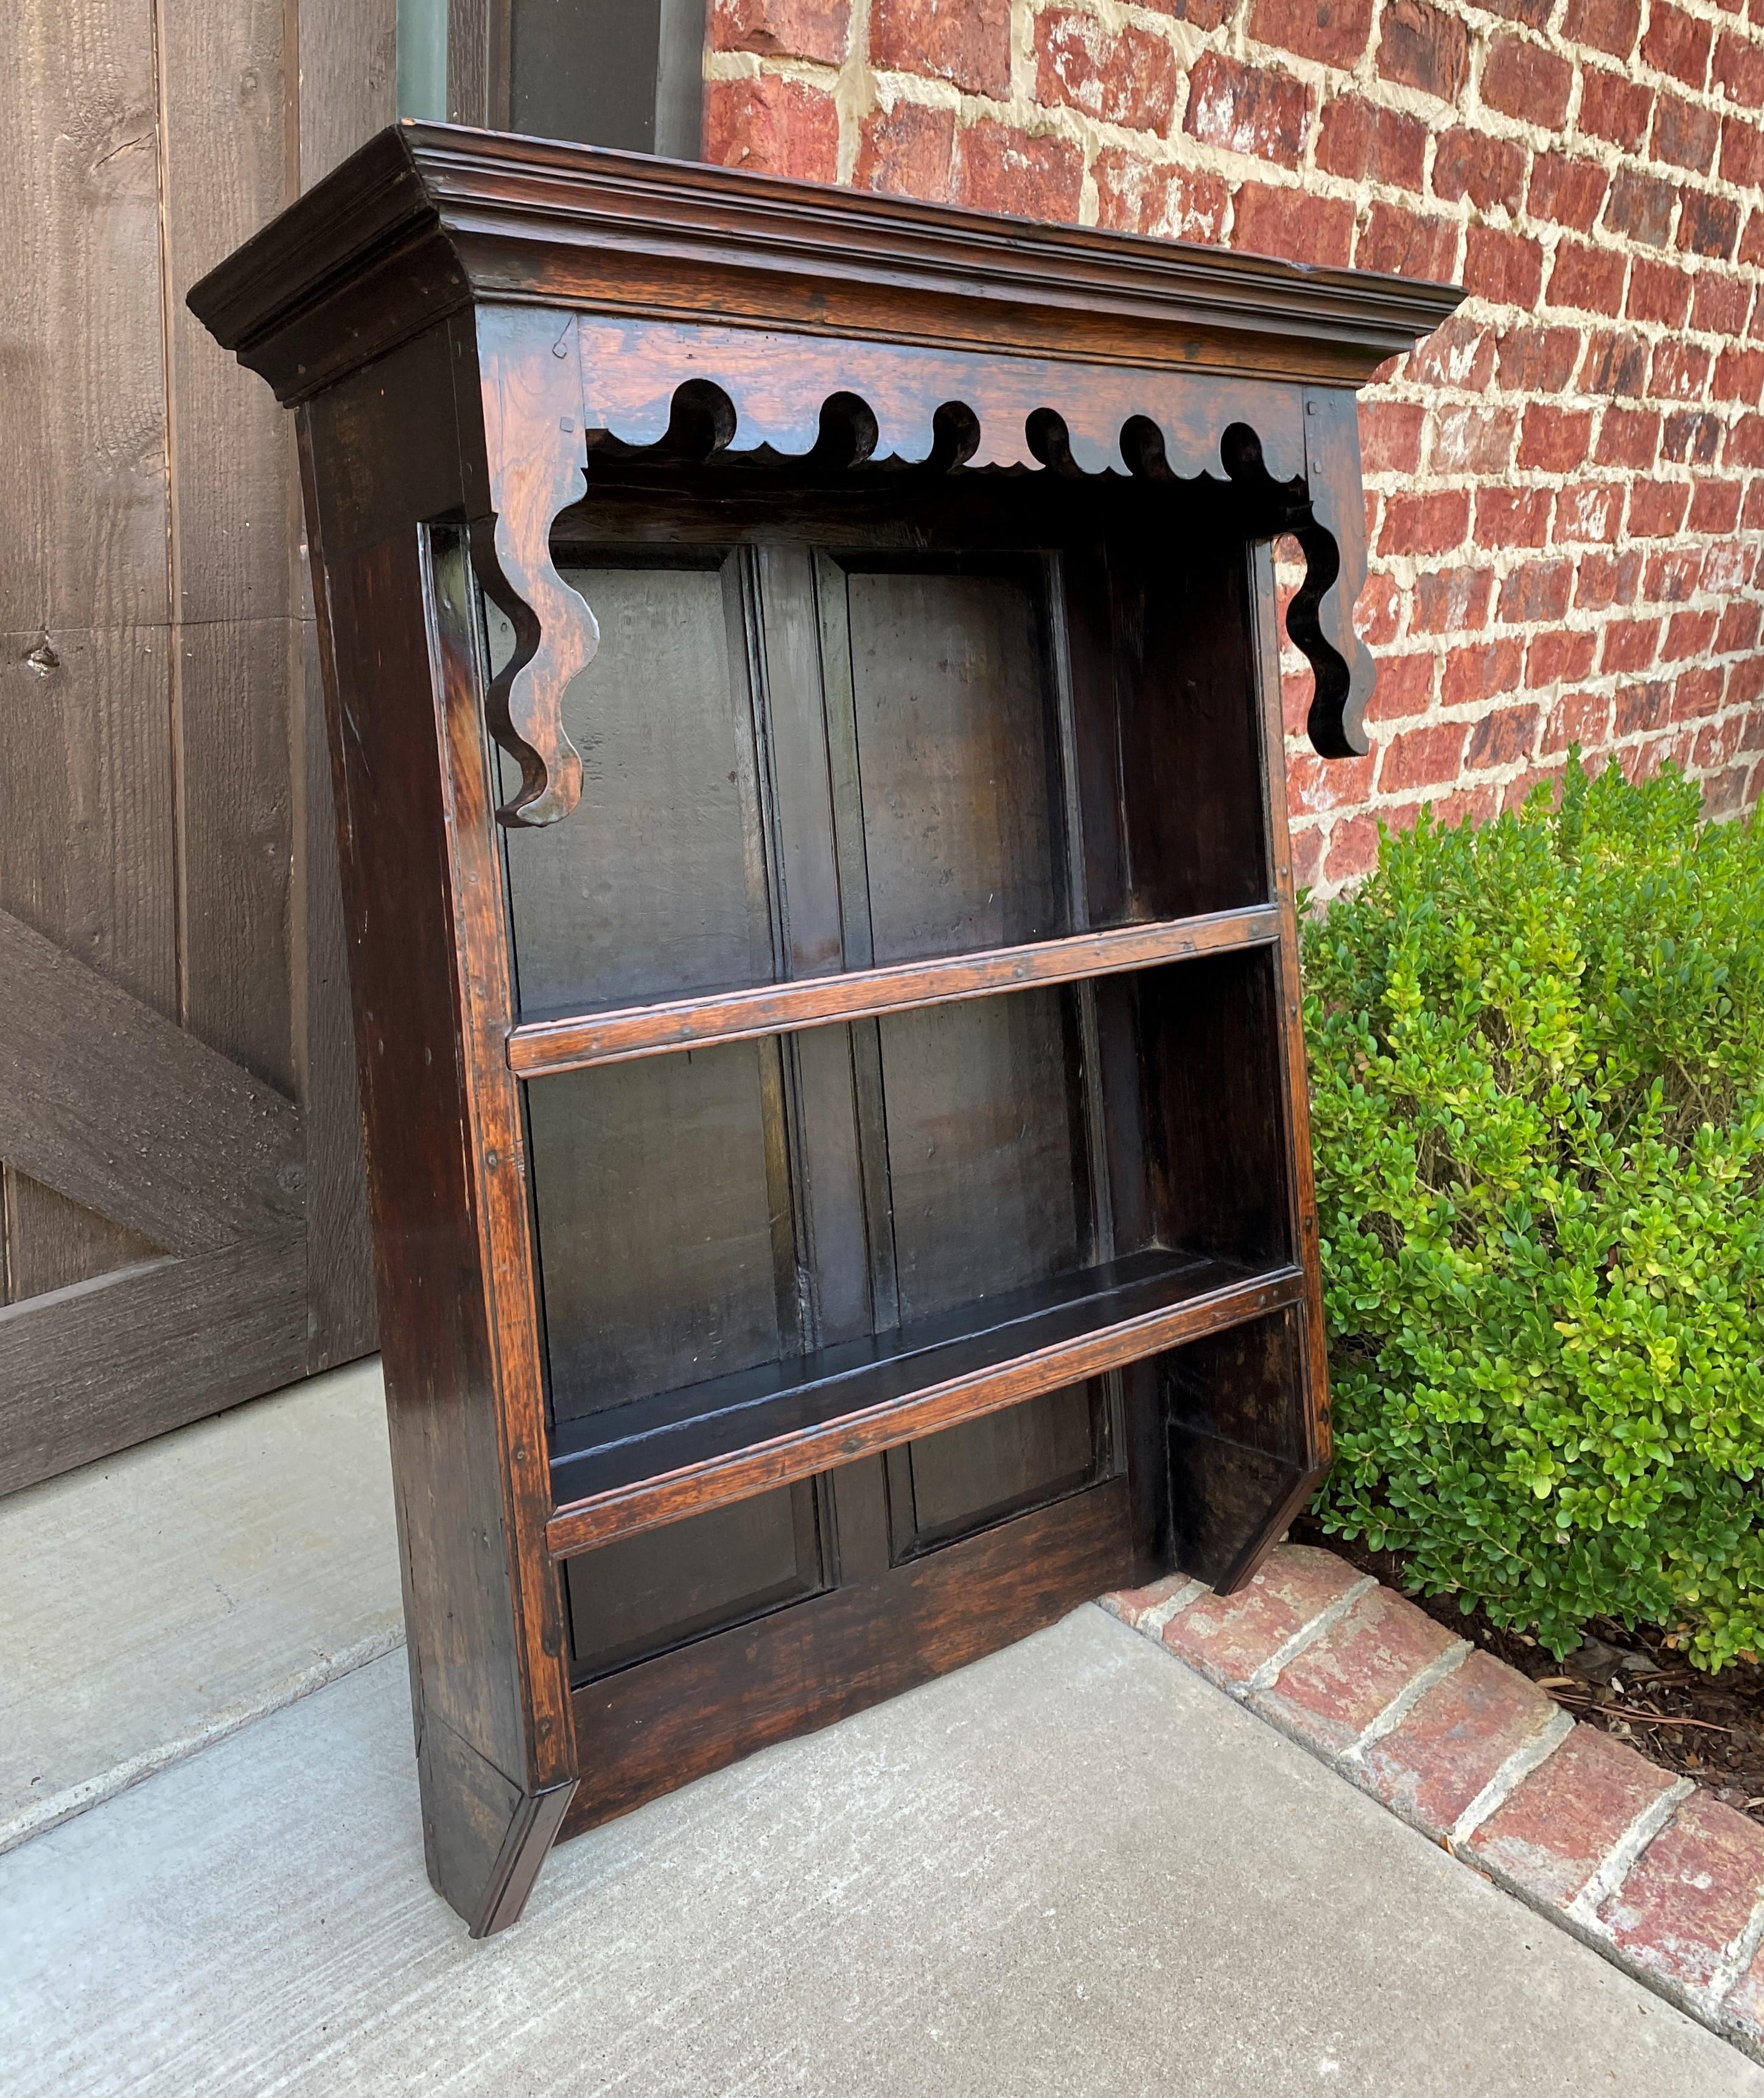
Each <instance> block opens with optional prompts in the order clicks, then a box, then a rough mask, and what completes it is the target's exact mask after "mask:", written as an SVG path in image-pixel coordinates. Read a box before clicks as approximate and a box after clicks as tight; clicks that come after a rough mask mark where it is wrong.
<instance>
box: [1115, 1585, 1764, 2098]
mask: <svg viewBox="0 0 1764 2098" xmlns="http://www.w3.org/2000/svg"><path fill="white" fill-rule="evenodd" d="M1104 1600H1105V1607H1106V1608H1108V1609H1110V1610H1112V1612H1113V1613H1114V1614H1115V1615H1116V1616H1117V1617H1120V1618H1121V1620H1122V1621H1123V1622H1125V1623H1126V1624H1129V1625H1131V1626H1133V1627H1134V1629H1135V1630H1136V1631H1140V1632H1143V1634H1144V1635H1146V1637H1147V1638H1148V1639H1156V1640H1158V1641H1160V1642H1161V1644H1163V1645H1164V1646H1165V1648H1168V1649H1169V1652H1170V1653H1173V1654H1174V1655H1176V1656H1177V1657H1178V1659H1180V1660H1182V1661H1186V1662H1187V1664H1188V1666H1190V1667H1191V1668H1194V1669H1196V1670H1199V1671H1200V1674H1202V1675H1204V1676H1205V1677H1206V1679H1207V1680H1208V1681H1209V1683H1216V1684H1217V1685H1218V1687H1219V1688H1221V1689H1222V1690H1226V1691H1228V1692H1230V1693H1231V1696H1233V1697H1235V1698H1237V1699H1238V1700H1239V1701H1240V1702H1242V1703H1243V1704H1245V1705H1248V1707H1249V1708H1250V1710H1252V1711H1254V1712H1257V1713H1259V1714H1261V1715H1262V1718H1265V1719H1267V1720H1270V1722H1271V1723H1273V1724H1274V1725H1275V1726H1276V1727H1279V1729H1280V1731H1281V1732H1283V1733H1284V1734H1287V1735H1289V1736H1291V1737H1292V1740H1295V1741H1297V1742H1298V1743H1299V1745H1301V1747H1303V1748H1306V1749H1310V1752H1311V1753H1312V1754H1313V1755H1315V1756H1318V1757H1320V1758H1322V1759H1323V1762H1326V1763H1327V1764H1329V1765H1330V1766H1331V1767H1332V1769H1335V1770H1336V1771H1340V1772H1341V1775H1343V1776H1344V1777H1346V1778H1349V1779H1351V1780H1353V1782H1354V1784H1357V1785H1358V1786H1359V1787H1360V1789H1362V1791H1364V1792H1369V1793H1371V1795H1372V1797H1374V1798H1375V1799H1377V1800H1380V1801H1381V1802H1383V1804H1384V1806H1388V1807H1389V1809H1390V1811H1392V1812H1393V1814H1398V1815H1402V1819H1404V1820H1405V1821H1406V1822H1408V1823H1410V1824H1411V1825H1412V1826H1413V1827H1415V1828H1418V1829H1420V1831H1421V1832H1422V1833H1423V1834H1424V1835H1425V1836H1428V1837H1432V1839H1433V1841H1435V1842H1437V1843H1440V1844H1442V1845H1443V1846H1445V1848H1446V1849H1447V1850H1450V1852H1451V1853H1452V1854H1453V1855H1454V1856H1455V1857H1458V1858H1461V1859H1463V1860H1464V1861H1465V1862H1466V1863H1468V1864H1470V1865H1471V1866H1472V1867H1473V1868H1475V1869H1476V1870H1477V1871H1478V1872H1482V1873H1484V1874H1485V1876H1487V1877H1488V1878H1490V1879H1491V1880H1494V1881H1496V1882H1497V1883H1498V1884H1499V1885H1501V1886H1503V1887H1505V1888H1506V1889H1507V1890H1508V1891H1509V1892H1510V1893H1512V1894H1517V1895H1518V1896H1519V1898H1520V1900H1521V1901H1525V1902H1529V1903H1530V1904H1531V1906H1532V1907H1534V1908H1535V1909H1537V1910H1538V1911H1541V1912H1542V1914H1543V1915H1545V1916H1549V1917H1551V1918H1552V1919H1553V1920H1555V1921H1556V1922H1557V1923H1560V1924H1561V1925H1564V1928H1566V1929H1569V1930H1572V1931H1573V1933H1575V1934H1576V1935H1577V1936H1578V1937H1579V1938H1583V1939H1585V1940H1586V1942H1587V1943H1588V1944H1589V1945H1591V1946H1592V1947H1595V1949H1596V1950H1597V1951H1599V1952H1602V1953H1603V1954H1604V1955H1605V1957H1606V1958H1607V1959H1608V1960H1613V1961H1614V1962H1615V1963H1616V1964H1617V1965H1618V1966H1620V1967H1621V1968H1624V1969H1626V1970H1627V1972H1629V1973H1631V1974H1633V1975H1634V1976H1635V1977H1636V1978H1637V1980H1639V1981H1641V1982H1646V1983H1647V1984H1648V1986H1649V1987H1650V1988H1652V1989H1655V1990H1658V1992H1659V1993H1660V1994H1661V1995H1663V1996H1665V1997H1666V1998H1667V1999H1669V2000H1670V2002H1672V2003H1674V2004H1677V2005H1678V2007H1679V2008H1681V2009H1682V2010H1684V2011H1687V2012H1689V2013H1690V2015H1691V2016H1692V2017H1694V2018H1696V2019H1698V2020H1700V2022H1701V2023H1703V2024H1704V2025H1706V2026H1709V2027H1711V2028H1712V2029H1713V2030H1714V2031H1716V2032H1718V2033H1720V2034H1722V2037H1723V2038H1725V2039H1730V2040H1732V2041H1733V2042H1735V2044H1736V2045H1738V2046H1739V2047H1740V2048H1744V2051H1745V2052H1747V2053H1748V2054H1749V2055H1751V2056H1753V2059H1754V2060H1757V2061H1764V1828H1761V1827H1760V1826H1759V1825H1758V1824H1757V1822H1755V1821H1752V1820H1750V1819H1748V1818H1747V1817H1746V1816H1745V1815H1743V1814H1739V1813H1736V1812H1735V1811H1734V1809H1733V1808H1732V1807H1731V1806H1723V1805H1722V1803H1721V1802H1719V1801H1718V1800H1714V1799H1711V1798H1710V1797H1709V1795H1708V1793H1705V1792H1700V1791H1698V1790H1697V1789H1696V1787H1695V1786H1693V1785H1692V1784H1691V1782H1690V1781H1689V1780H1688V1779H1685V1778H1676V1779H1675V1778H1674V1777H1673V1775H1671V1773H1670V1771H1663V1770H1661V1769H1658V1768H1657V1767H1656V1766H1655V1765H1654V1764H1652V1763H1651V1762H1648V1761H1647V1759H1646V1758H1644V1757H1642V1756H1639V1755H1637V1754H1636V1753H1635V1750H1634V1749H1628V1748H1626V1747H1625V1746H1624V1745H1623V1744H1622V1743H1621V1741H1618V1740H1613V1738H1612V1736H1610V1735H1608V1734H1606V1733H1601V1732H1599V1729H1598V1728H1597V1727H1588V1726H1582V1725H1578V1724H1577V1723H1575V1722H1574V1721H1573V1719H1571V1718H1569V1715H1568V1714H1567V1713H1566V1712H1564V1710H1562V1708H1561V1707H1560V1705H1558V1704H1556V1701H1555V1700H1554V1699H1553V1698H1551V1697H1550V1696H1547V1694H1546V1693H1545V1692H1543V1691H1542V1690H1539V1689H1538V1688H1537V1686H1536V1685H1535V1684H1534V1683H1532V1682H1530V1681H1529V1679H1527V1678H1526V1677H1525V1676H1523V1675H1521V1674H1520V1673H1519V1672H1518V1670H1516V1669H1512V1668H1508V1667H1507V1666H1506V1665H1505V1663H1504V1662H1502V1661H1496V1660H1495V1659H1494V1657H1492V1656H1491V1655H1490V1654H1486V1653H1481V1652H1480V1651H1478V1650H1477V1648H1474V1647H1472V1646H1471V1645H1470V1644H1468V1642H1467V1641H1466V1640H1463V1639H1454V1638H1453V1637H1452V1635H1450V1632H1448V1631H1444V1630H1443V1629H1442V1628H1441V1626H1438V1625H1437V1624H1435V1623H1434V1622H1433V1619H1432V1618H1431V1617H1428V1616H1427V1615H1426V1614H1425V1613H1424V1612H1423V1611H1421V1610H1418V1609H1416V1608H1415V1605H1414V1604H1412V1603H1409V1602H1406V1601H1405V1600H1403V1598H1402V1596H1400V1595H1397V1594H1396V1593H1394V1591H1392V1590H1391V1589H1389V1588H1384V1587H1380V1585H1379V1584H1378V1582H1376V1581H1375V1580H1373V1579H1372V1578H1371V1577H1370V1576H1368V1575H1365V1574H1362V1573H1357V1572H1356V1571H1355V1570H1354V1568H1353V1567H1351V1566H1349V1565H1348V1564H1347V1562H1346V1561H1345V1560H1341V1559H1338V1558H1336V1556H1335V1554H1334V1553H1333V1552H1319V1551H1316V1550H1314V1549H1312V1548H1310V1547H1306V1546H1301V1545H1284V1546H1282V1547H1281V1548H1280V1549H1279V1551H1278V1552H1275V1554H1274V1555H1273V1556H1272V1557H1271V1558H1270V1560H1269V1561H1268V1563H1267V1565H1266V1566H1265V1567H1264V1568H1263V1569H1262V1572H1261V1573H1258V1574H1257V1576H1256V1578H1255V1579H1254V1580H1253V1582H1251V1583H1250V1584H1249V1586H1248V1587H1247V1588H1245V1589H1244V1590H1243V1591H1241V1592H1240V1593H1239V1594H1238V1595H1232V1596H1230V1597H1228V1598H1227V1597H1221V1596H1218V1595H1214V1594H1213V1592H1212V1591H1210V1590H1209V1589H1208V1588H1205V1587H1202V1585H1201V1584H1200V1582H1198V1581H1189V1580H1185V1579H1183V1578H1181V1577H1180V1576H1175V1577H1173V1578H1170V1579H1169V1580H1166V1581H1161V1582H1157V1583H1156V1584H1155V1585H1154V1586H1153V1587H1149V1588H1141V1589H1136V1590H1133V1591H1130V1592H1127V1593H1126V1594H1121V1595H1110V1596H1108V1597H1106V1598H1105V1599H1104Z"/></svg>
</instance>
